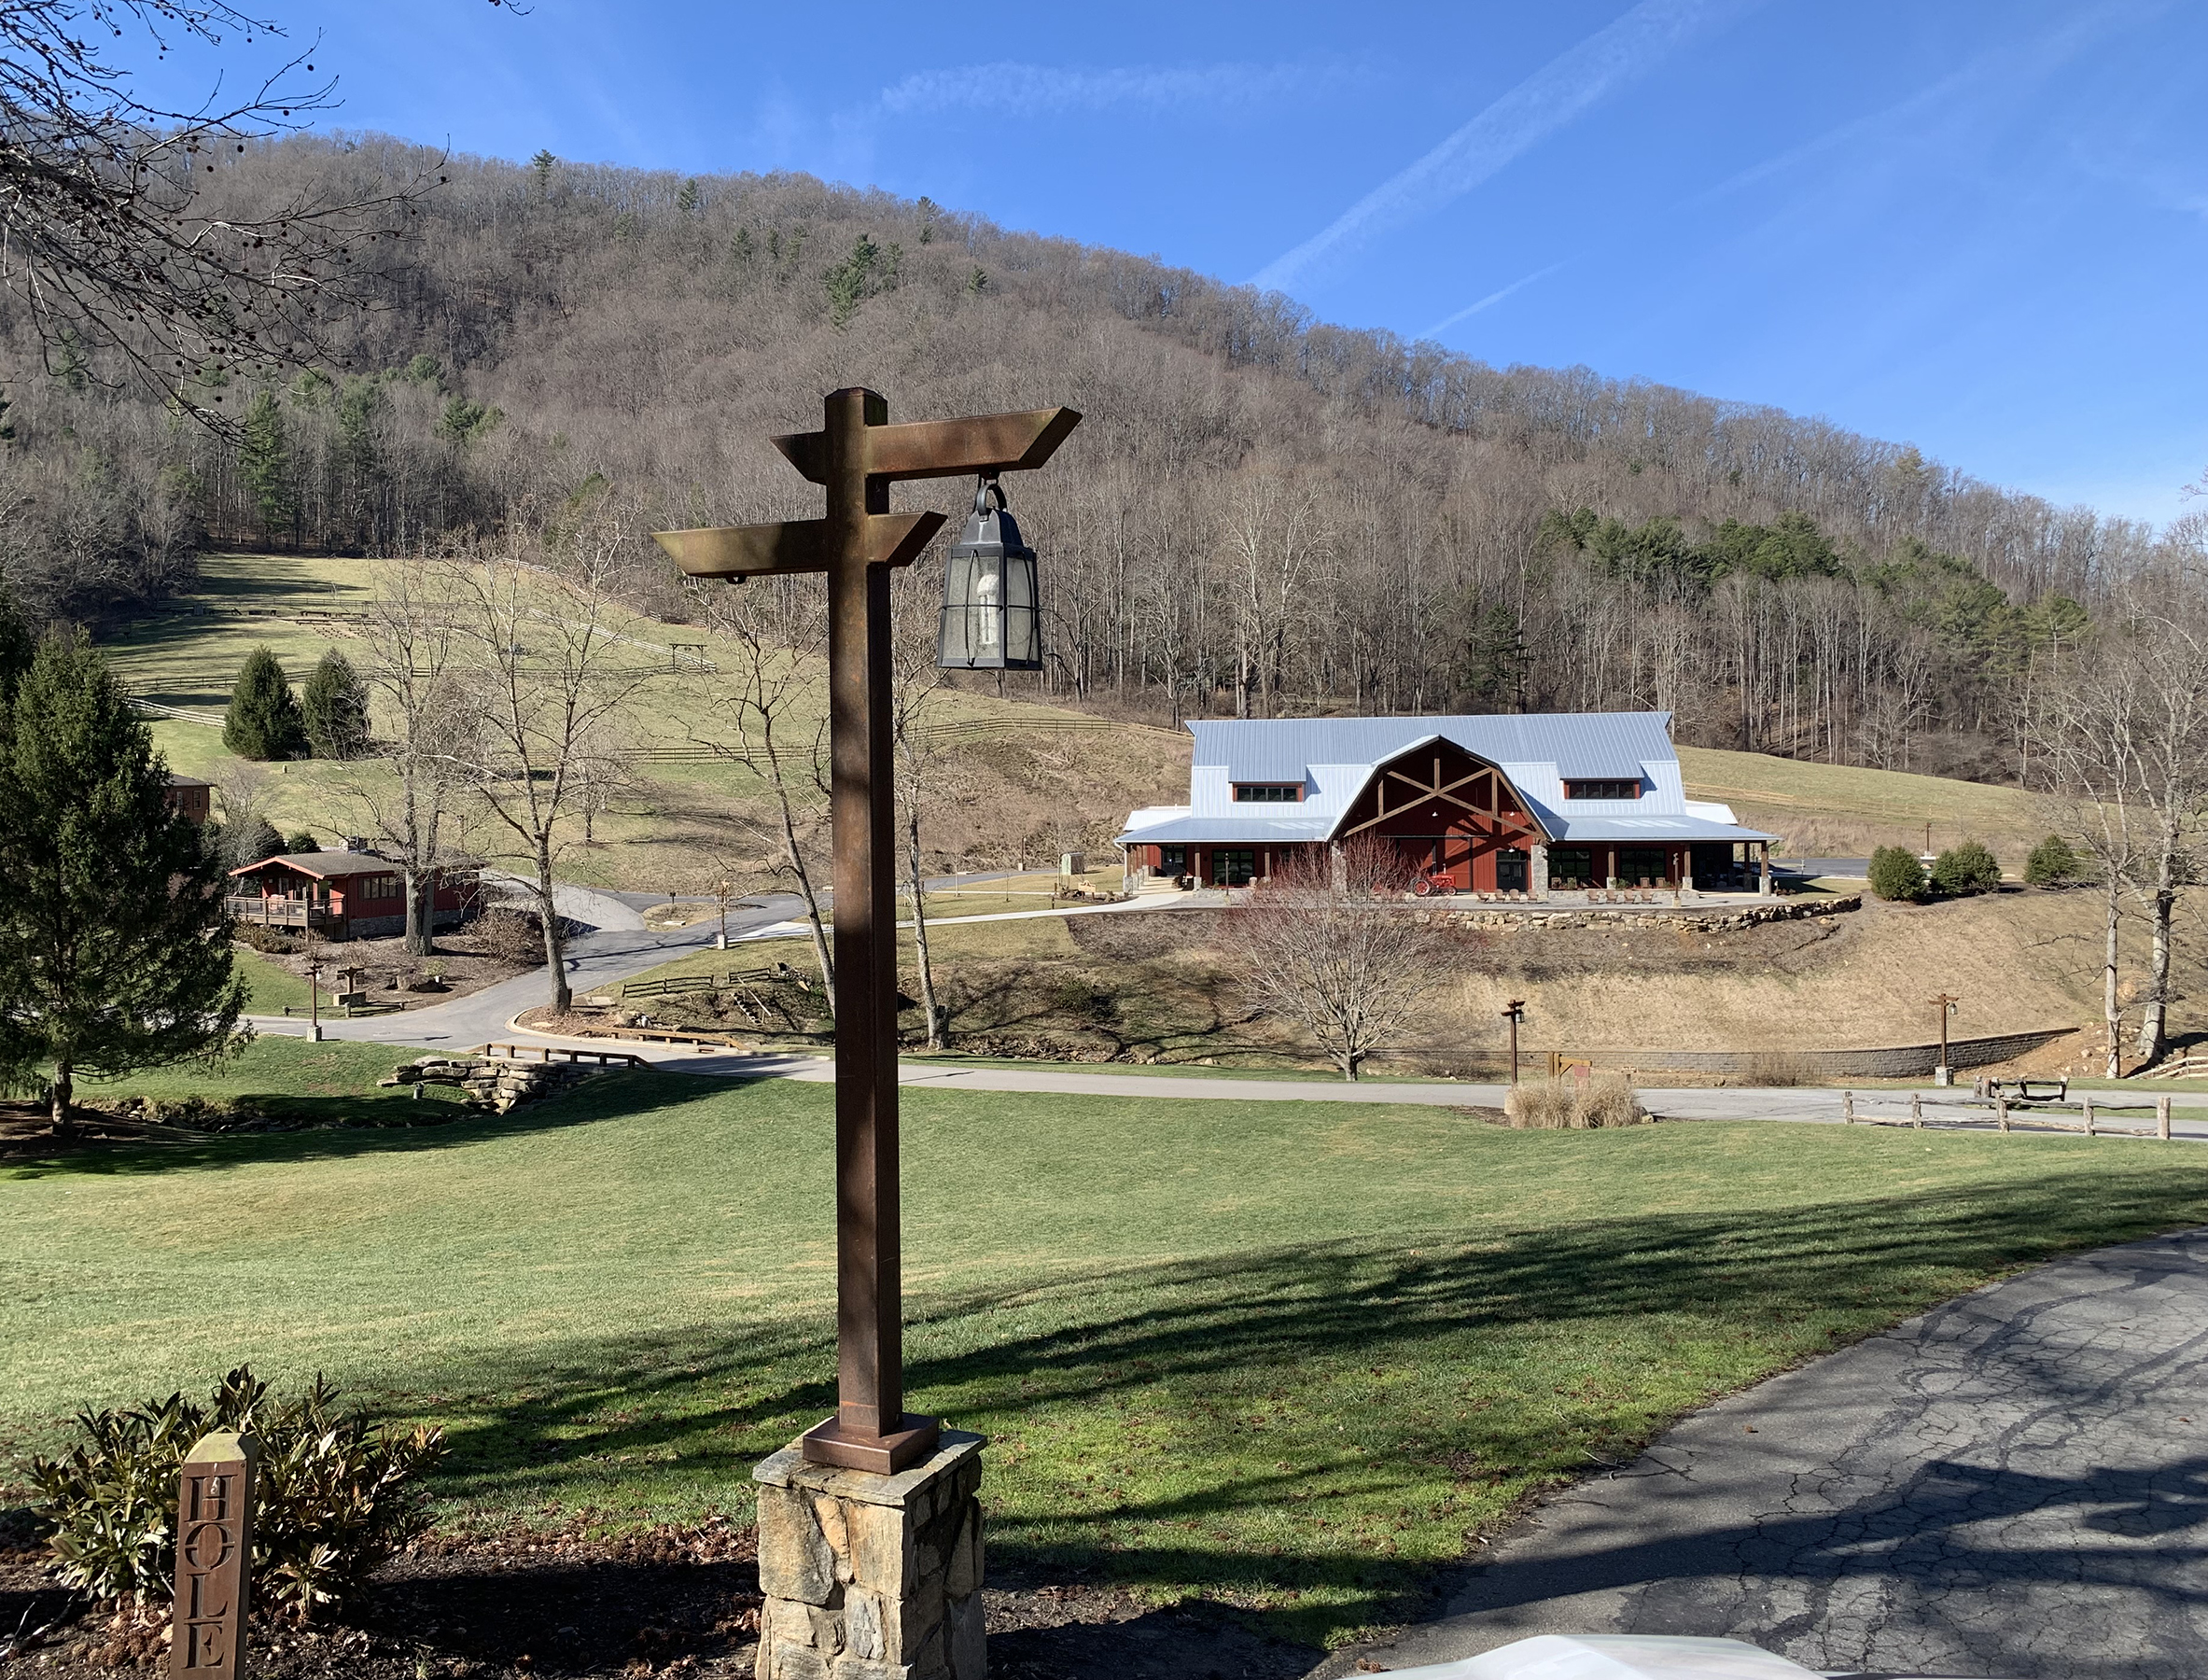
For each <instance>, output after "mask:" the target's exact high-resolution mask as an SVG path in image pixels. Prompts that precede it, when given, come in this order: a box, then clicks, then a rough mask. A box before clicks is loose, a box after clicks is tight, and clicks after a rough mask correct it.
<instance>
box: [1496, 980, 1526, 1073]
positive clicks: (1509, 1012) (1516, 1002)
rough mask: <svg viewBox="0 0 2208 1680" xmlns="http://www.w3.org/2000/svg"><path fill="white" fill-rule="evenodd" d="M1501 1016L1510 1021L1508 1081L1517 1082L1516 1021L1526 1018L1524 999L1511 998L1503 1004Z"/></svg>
mask: <svg viewBox="0 0 2208 1680" xmlns="http://www.w3.org/2000/svg"><path fill="white" fill-rule="evenodd" d="M1502 1018H1503V1019H1504V1020H1506V1021H1508V1022H1509V1023H1510V1083H1511V1084H1513V1085H1516V1084H1517V1083H1518V1023H1519V1022H1520V1021H1522V1020H1524V1019H1525V1018H1526V1000H1525V999H1523V998H1513V999H1512V1000H1511V1001H1509V1002H1508V1003H1507V1004H1505V1005H1504V1006H1503V1010H1502Z"/></svg>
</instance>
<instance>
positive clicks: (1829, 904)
mask: <svg viewBox="0 0 2208 1680" xmlns="http://www.w3.org/2000/svg"><path fill="white" fill-rule="evenodd" d="M1442 906H1443V907H1439V908H1434V909H1433V910H1432V915H1433V916H1434V917H1436V918H1441V917H1446V918H1447V919H1448V920H1449V921H1450V922H1452V923H1455V922H1474V923H1478V924H1480V925H1483V926H1498V925H1502V926H1528V925H1530V926H1532V927H1537V928H1598V927H1609V926H1618V925H1623V926H1626V927H1642V926H1645V925H1646V924H1647V923H1648V922H1650V921H1651V920H1656V919H1659V918H1660V919H1661V920H1662V921H1663V923H1664V925H1665V926H1667V927H1673V928H1685V929H1688V930H1690V931H1694V932H1698V933H1729V932H1733V931H1737V930H1739V929H1741V928H1756V927H1761V926H1763V925H1764V924H1765V923H1766V922H1782V921H1810V920H1812V919H1817V918H1822V917H1827V916H1845V915H1846V914H1847V913H1848V912H1849V911H1851V910H1860V909H1862V908H1863V895H1862V894H1861V893H1859V892H1851V893H1844V894H1842V895H1841V896H1839V897H1838V898H1828V899H1824V898H1821V899H1801V900H1797V901H1796V902H1795V903H1777V904H1751V905H1749V906H1747V907H1746V908H1744V909H1740V910H1720V909H1714V908H1710V907H1707V906H1698V905H1696V904H1693V903H1657V904H1642V905H1638V906H1633V907H1628V908H1623V909H1611V908H1589V909H1586V910H1559V909H1553V908H1548V909H1544V908H1543V907H1542V906H1540V905H1537V904H1532V905H1528V906H1526V907H1525V908H1524V909H1513V910H1501V909H1485V908H1483V909H1477V910H1470V909H1460V908H1458V907H1457V904H1456V903H1455V901H1452V900H1444V901H1442Z"/></svg>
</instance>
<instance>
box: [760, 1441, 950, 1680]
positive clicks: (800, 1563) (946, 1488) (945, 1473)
mask: <svg viewBox="0 0 2208 1680" xmlns="http://www.w3.org/2000/svg"><path fill="white" fill-rule="evenodd" d="M984 1445H985V1442H984V1440H983V1438H982V1437H981V1436H980V1435H969V1434H967V1433H966V1432H965V1431H963V1430H957V1429H946V1430H944V1431H943V1439H942V1444H941V1445H940V1446H939V1447H938V1448H937V1449H936V1450H935V1452H934V1453H933V1454H932V1455H931V1456H930V1457H929V1458H927V1459H925V1460H923V1461H922V1462H921V1463H917V1464H915V1465H913V1466H912V1467H911V1468H910V1469H907V1470H901V1471H899V1472H898V1473H897V1474H896V1475H894V1476H876V1475H874V1474H873V1473H872V1472H870V1471H865V1470H842V1469H837V1468H835V1467H834V1466H832V1465H828V1464H808V1463H805V1461H804V1453H803V1451H802V1450H801V1449H800V1448H798V1447H796V1446H794V1445H793V1446H790V1447H786V1448H784V1449H782V1450H781V1451H780V1452H777V1453H775V1454H774V1455H772V1456H771V1457H769V1458H767V1459H765V1460H763V1461H762V1463H760V1465H759V1466H758V1468H757V1469H755V1470H753V1471H752V1473H751V1477H752V1479H753V1480H754V1481H756V1482H757V1483H758V1484H759V1589H760V1591H761V1592H762V1594H763V1595H764V1596H765V1598H766V1603H765V1605H764V1606H763V1607H762V1609H761V1611H760V1613H759V1665H758V1670H757V1674H758V1680H984V1676H985V1673H986V1672H987V1668H988V1659H987V1654H986V1649H985V1644H984V1640H983V1632H982V1595H981V1585H982V1507H981V1500H980V1498H979V1497H978V1495H979V1493H980V1491H981V1485H982V1457H981V1454H982V1448H983V1446H984Z"/></svg>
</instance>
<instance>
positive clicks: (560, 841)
mask: <svg viewBox="0 0 2208 1680" xmlns="http://www.w3.org/2000/svg"><path fill="white" fill-rule="evenodd" d="M638 524H639V522H637V521H636V519H635V518H634V516H633V510H631V509H629V508H628V507H626V506H625V505H624V504H622V503H620V502H618V501H617V500H616V499H615V498H612V497H602V498H600V499H599V500H598V501H597V502H596V503H595V504H594V506H593V507H591V508H590V509H589V510H587V511H585V512H584V513H583V515H582V516H581V517H580V520H578V521H577V522H576V523H575V524H574V525H572V526H571V527H569V528H568V529H566V530H565V531H564V532H562V533H561V536H560V539H559V541H558V545H557V547H556V548H555V549H554V550H553V551H552V552H551V553H548V554H546V555H545V556H544V562H545V563H544V564H541V565H536V564H529V565H524V564H523V563H521V562H520V561H519V560H518V559H515V558H508V559H504V560H496V561H479V562H473V563H460V564H455V565H454V566H453V567H450V568H449V576H450V577H451V579H452V588H453V591H454V595H455V596H456V598H457V600H458V607H459V616H458V620H457V622H458V624H459V626H460V630H461V644H460V645H461V647H462V650H463V663H462V665H461V667H460V671H459V675H460V678H461V683H462V687H463V689H464V691H465V693H467V695H468V701H469V707H468V718H469V725H470V727H469V737H470V749H471V750H470V753H469V759H470V763H469V769H470V772H471V775H470V781H471V783H472V786H473V788H474V791H475V792H476V794H477V796H478V797H479V798H481V799H482V803H483V806H484V809H485V810H486V812H487V813H488V815H489V816H490V818H491V819H493V820H494V821H496V822H497V823H499V824H501V825H503V826H504V827H505V828H506V829H507V830H508V831H509V832H510V833H511V834H512V835H513V836H514V838H515V839H516V840H518V841H519V842H521V845H522V848H523V849H524V852H525V853H526V854H527V856H528V858H529V859H530V861H531V863H532V865H533V870H534V875H535V878H534V880H533V881H532V882H531V883H530V896H531V897H532V898H533V899H534V900H535V903H536V907H537V911H538V919H539V921H540V922H541V924H542V929H543V934H544V960H545V966H546V967H547V969H548V970H549V971H550V977H551V982H552V987H551V997H550V1002H551V1005H552V1009H553V1010H554V1011H556V1012H558V1013H561V1014H565V1013H566V1010H567V1008H568V1006H569V1004H570V1003H571V1002H572V1001H573V993H572V989H571V988H570V987H569V986H568V984H567V964H566V933H565V931H564V924H563V922H562V919H561V917H560V915H559V910H558V907H557V904H556V903H555V898H554V891H553V880H552V866H553V864H554V863H555V862H556V861H557V860H558V858H559V856H560V853H561V851H562V849H563V847H564V844H565V841H566V829H567V826H568V825H569V824H570V823H571V821H572V820H573V819H575V818H576V817H577V816H578V815H579V814H580V813H579V809H578V806H579V805H580V799H581V795H582V791H583V783H582V781H581V779H580V777H578V776H577V774H576V768H577V764H578V762H579V760H580V758H581V757H582V756H583V755H585V754H586V753H588V752H589V751H590V750H591V749H592V744H593V743H594V741H597V740H600V739H602V738H603V737H604V736H605V735H606V733H607V731H608V729H609V728H610V727H611V726H612V725H613V722H614V720H615V719H616V718H617V717H618V716H619V715H620V714H621V712H622V709H623V708H624V707H626V706H627V704H628V702H629V700H630V698H631V696H632V695H634V694H635V693H636V690H637V689H638V688H639V687H640V686H641V685H642V684H643V683H645V682H647V681H649V680H650V679H652V678H653V677H654V676H656V675H658V674H659V667H657V666H654V665H645V664H643V663H642V662H641V660H640V657H639V654H638V651H637V650H636V648H635V647H634V646H633V645H631V643H630V642H629V641H628V639H627V638H626V637H623V635H622V632H621V631H620V630H619V629H618V628H617V624H616V621H617V620H618V619H619V618H620V617H622V611H621V609H620V608H619V606H618V604H617V600H616V589H617V587H618V585H619V582H620V581H621V573H622V568H623V566H624V564H625V563H626V562H627V560H628V559H629V545H630V543H631V542H633V541H634V540H635V537H636V530H637V528H638Z"/></svg>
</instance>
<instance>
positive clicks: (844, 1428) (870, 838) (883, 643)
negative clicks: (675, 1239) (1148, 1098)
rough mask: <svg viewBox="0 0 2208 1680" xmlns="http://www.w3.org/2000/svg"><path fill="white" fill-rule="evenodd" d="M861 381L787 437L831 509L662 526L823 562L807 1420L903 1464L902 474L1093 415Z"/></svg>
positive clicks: (909, 1452)
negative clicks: (978, 403)
mask: <svg viewBox="0 0 2208 1680" xmlns="http://www.w3.org/2000/svg"><path fill="white" fill-rule="evenodd" d="M888 422H889V404H888V401H887V399H885V398H884V397H882V396H881V395H880V394H879V393H878V392H874V391H869V390H866V389H863V388H861V387H856V386H854V387H852V388H850V389H846V390H841V391H831V392H830V393H829V394H828V396H827V398H826V399H825V402H824V412H823V415H822V425H821V429H820V430H818V431H817V432H799V433H794V434H792V435H790V436H788V437H780V438H776V440H775V447H776V449H778V450H780V451H781V452H782V455H783V456H784V457H785V458H786V459H787V460H788V461H789V462H790V465H791V466H792V467H795V468H796V469H798V471H799V472H801V473H803V474H804V476H805V477H806V478H807V479H809V480H811V481H812V482H813V483H816V484H819V485H821V486H822V487H823V488H824V489H825V490H826V491H827V517H826V518H824V519H802V520H790V521H785V522H783V523H781V524H778V525H735V526H723V527H718V528H713V529H705V530H691V531H660V532H656V533H654V535H655V536H656V538H657V539H658V541H659V544H660V546H661V547H662V548H664V549H665V550H666V551H667V553H669V554H671V555H673V556H674V559H675V563H676V565H678V566H679V567H681V568H682V569H683V571H684V572H686V573H688V574H689V575H690V576H691V577H693V578H721V579H725V580H727V581H730V582H732V583H740V582H742V581H744V580H745V579H747V578H757V577H772V576H789V575H791V574H796V573H805V572H825V573H826V574H827V576H828V609H829V638H828V693H829V756H830V762H831V812H832V815H833V821H834V828H835V899H834V907H835V909H834V913H835V964H836V986H835V1108H836V1415H835V1416H834V1417H832V1418H831V1419H829V1420H828V1421H826V1422H823V1423H820V1424H818V1425H816V1426H815V1427H814V1428H812V1429H810V1430H808V1431H806V1433H805V1436H804V1457H805V1458H806V1459H807V1460H808V1461H809V1462H811V1463H818V1464H836V1465H841V1466H843V1467H845V1468H846V1469H852V1470H869V1471H873V1472H874V1473H875V1474H877V1475H884V1476H887V1475H891V1474H894V1473H895V1472H896V1471H898V1470H901V1469H902V1468H904V1467H905V1466H906V1465H907V1464H910V1463H914V1462H915V1460H918V1459H920V1458H923V1457H925V1456H927V1455H928V1454H929V1453H930V1452H931V1451H933V1450H934V1448H935V1445H936V1442H937V1440H938V1439H939V1426H938V1423H937V1421H936V1420H935V1419H933V1418H921V1417H911V1416H908V1415H906V1412H905V1409H904V1368H903V1366H904V1319H903V1306H902V1300H901V1289H902V1272H901V1267H902V1250H901V1228H900V1223H901V1209H900V1206H899V1200H898V1137H897V867H896V831H895V822H896V798H895V777H894V776H893V774H892V764H893V760H892V756H891V751H892V745H893V743H892V741H891V738H890V733H891V732H890V721H891V720H890V696H889V682H890V665H889V573H890V570H891V568H892V567H900V566H910V565H911V564H912V563H913V562H914V561H915V560H917V559H918V558H919V557H920V555H921V554H922V553H925V552H926V551H927V548H928V545H929V542H930V541H931V540H933V539H934V537H935V533H936V532H937V531H938V530H940V529H941V528H942V526H943V514H941V513H936V512H922V513H892V512H890V511H889V485H890V483H892V482H893V481H895V480H897V479H924V478H961V477H964V476H966V475H967V474H969V473H981V474H994V473H999V472H1008V471H1016V470H1019V469H1027V468H1034V467H1041V465H1042V464H1043V463H1044V462H1045V461H1047V460H1049V459H1050V457H1051V455H1053V454H1054V453H1055V451H1056V450H1057V447H1058V445H1059V444H1060V443H1061V442H1063V441H1065V439H1066V436H1067V434H1068V433H1069V432H1070V431H1072V429H1073V428H1074V427H1075V426H1077V425H1079V424H1080V422H1081V415H1080V414H1079V413H1077V412H1075V411H1074V410H1072V409H1069V408H1055V409H1035V410H1031V411H1029V412H1027V413H1016V414H980V415H971V416H969V417H967V418H965V419H960V420H931V421H923V422H919V423H916V424H907V425H901V426H891V425H890V424H889V423H888Z"/></svg>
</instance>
